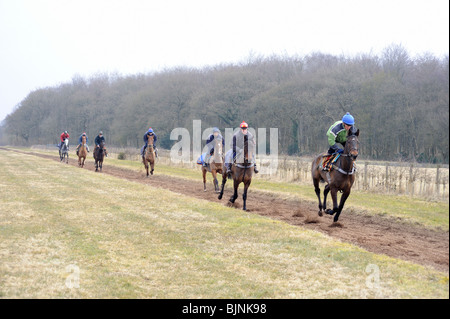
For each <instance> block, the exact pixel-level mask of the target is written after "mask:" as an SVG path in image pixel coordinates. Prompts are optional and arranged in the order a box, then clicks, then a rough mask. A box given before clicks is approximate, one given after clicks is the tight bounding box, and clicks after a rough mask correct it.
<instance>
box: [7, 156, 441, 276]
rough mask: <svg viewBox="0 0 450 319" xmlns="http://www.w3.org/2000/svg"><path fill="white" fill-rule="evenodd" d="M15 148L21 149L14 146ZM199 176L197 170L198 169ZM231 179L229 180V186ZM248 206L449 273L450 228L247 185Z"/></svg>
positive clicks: (177, 187)
mask: <svg viewBox="0 0 450 319" xmlns="http://www.w3.org/2000/svg"><path fill="white" fill-rule="evenodd" d="M1 149H3V148H1ZM4 150H8V149H4ZM10 151H11V150H10ZM14 151H16V152H20V151H17V150H14ZM22 153H24V154H29V155H35V156H39V157H43V158H48V159H53V160H55V161H57V162H59V159H58V158H55V157H54V156H50V155H44V154H38V153H33V152H22ZM89 155H90V154H89ZM91 156H92V155H90V156H89V157H90V158H89V157H88V161H87V162H86V164H85V168H84V169H88V170H95V169H94V163H93V160H92V157H91ZM69 164H70V165H73V166H78V163H77V160H76V159H73V158H72V159H70V160H69ZM104 164H105V165H104V166H103V174H108V175H112V176H115V177H119V178H123V179H127V180H130V181H134V182H138V183H142V184H148V185H151V186H153V187H160V188H164V189H168V190H170V191H172V192H176V193H180V194H184V195H188V196H193V197H196V198H200V199H205V200H209V201H212V202H217V203H223V204H224V205H227V204H228V199H229V197H230V196H231V189H230V186H229V187H228V188H226V189H225V194H224V198H223V199H222V200H221V201H220V200H218V199H217V194H216V193H214V191H213V185H212V182H211V178H209V180H208V185H207V187H208V191H207V192H204V191H203V182H201V181H200V182H197V181H192V180H186V179H183V178H176V177H171V176H167V175H158V168H157V166H156V167H155V175H153V176H150V177H149V178H147V177H146V176H145V169H144V166H142V172H136V171H133V170H128V169H122V168H117V167H113V166H108V159H106V160H105V162H104ZM61 165H64V164H61ZM199 174H201V172H200V171H199ZM229 182H230V181H228V183H227V184H231V183H229ZM311 187H312V186H311ZM236 203H237V205H235V207H237V208H241V207H242V206H241V203H242V191H241V193H240V196H239V198H238V200H237V201H236ZM247 207H248V208H249V210H248V211H249V212H251V213H255V214H259V215H262V216H267V217H269V218H272V219H277V220H281V221H284V222H286V223H289V224H292V225H296V226H301V227H304V228H308V229H313V230H316V231H320V232H322V233H325V234H327V235H329V236H331V237H334V238H337V239H339V240H341V241H344V242H349V243H352V244H354V245H357V246H359V247H361V248H364V249H366V250H368V251H371V252H374V253H377V254H385V255H388V256H391V257H395V258H399V259H403V260H407V261H411V262H414V263H418V264H421V265H428V266H431V267H433V268H435V269H437V270H440V271H445V272H448V271H449V232H448V231H443V230H434V229H429V228H425V227H423V226H420V225H413V224H411V223H406V222H403V221H401V220H399V219H397V218H391V217H382V216H377V215H364V214H359V213H353V212H345V210H344V212H343V213H342V215H341V221H340V222H338V223H333V222H332V217H331V216H328V215H326V216H323V217H319V216H318V215H317V211H318V208H317V205H315V204H314V205H313V204H311V203H309V202H301V201H299V200H291V199H289V200H286V199H282V198H280V197H279V196H278V195H276V194H271V193H268V192H261V191H257V190H252V189H251V186H250V188H249V192H248V199H247Z"/></svg>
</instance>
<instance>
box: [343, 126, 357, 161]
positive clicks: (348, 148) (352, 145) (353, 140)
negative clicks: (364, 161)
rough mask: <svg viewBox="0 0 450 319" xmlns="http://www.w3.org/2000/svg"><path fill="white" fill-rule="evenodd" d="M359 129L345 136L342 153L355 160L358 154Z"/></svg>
mask: <svg viewBox="0 0 450 319" xmlns="http://www.w3.org/2000/svg"><path fill="white" fill-rule="evenodd" d="M358 136H359V129H358V130H356V132H353V131H349V132H348V135H347V142H346V143H345V148H344V153H345V154H348V155H349V156H351V157H352V158H353V160H356V158H357V157H358V154H359V140H358Z"/></svg>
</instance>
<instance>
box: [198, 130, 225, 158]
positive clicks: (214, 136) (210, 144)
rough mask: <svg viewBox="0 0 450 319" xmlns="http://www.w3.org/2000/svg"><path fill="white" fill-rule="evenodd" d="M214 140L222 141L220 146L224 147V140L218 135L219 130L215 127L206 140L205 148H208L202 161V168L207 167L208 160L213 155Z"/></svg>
mask: <svg viewBox="0 0 450 319" xmlns="http://www.w3.org/2000/svg"><path fill="white" fill-rule="evenodd" d="M216 139H220V140H222V146H223V147H225V139H224V138H223V137H222V135H221V134H220V130H219V129H218V128H217V127H214V128H213V133H212V134H211V135H210V136H209V137H208V139H207V140H206V146H207V147H208V152H206V155H205V158H204V161H203V163H202V164H203V166H207V165H208V163H209V159H210V158H211V156H212V155H213V154H214V145H215V140H216Z"/></svg>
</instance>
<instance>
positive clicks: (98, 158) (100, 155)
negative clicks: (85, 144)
mask: <svg viewBox="0 0 450 319" xmlns="http://www.w3.org/2000/svg"><path fill="white" fill-rule="evenodd" d="M105 154H106V149H105V143H104V142H101V144H100V147H96V148H95V150H94V159H95V171H96V172H98V169H99V168H100V172H101V171H102V168H103V159H104V158H105Z"/></svg>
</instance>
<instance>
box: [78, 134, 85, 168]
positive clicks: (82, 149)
mask: <svg viewBox="0 0 450 319" xmlns="http://www.w3.org/2000/svg"><path fill="white" fill-rule="evenodd" d="M86 156H87V151H86V136H82V137H81V146H80V148H79V150H78V166H79V167H81V168H83V166H84V161H85V160H86Z"/></svg>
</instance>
